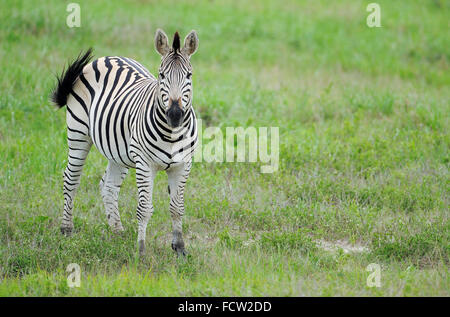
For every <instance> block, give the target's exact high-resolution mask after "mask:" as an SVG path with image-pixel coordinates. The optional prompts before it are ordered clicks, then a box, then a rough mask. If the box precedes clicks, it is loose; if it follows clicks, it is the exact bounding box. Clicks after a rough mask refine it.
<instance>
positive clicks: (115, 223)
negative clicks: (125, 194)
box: [100, 161, 128, 233]
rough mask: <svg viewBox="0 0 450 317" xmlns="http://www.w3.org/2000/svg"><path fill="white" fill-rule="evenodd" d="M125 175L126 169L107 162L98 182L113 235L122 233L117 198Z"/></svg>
mask: <svg viewBox="0 0 450 317" xmlns="http://www.w3.org/2000/svg"><path fill="white" fill-rule="evenodd" d="M127 173H128V168H126V167H122V166H120V165H118V164H116V163H115V162H113V161H109V163H108V167H107V168H106V172H105V175H104V176H103V177H102V180H101V181H100V190H101V193H102V198H103V203H104V205H105V212H106V217H107V218H108V224H109V226H110V227H111V229H112V230H113V232H114V233H119V232H121V231H123V226H122V222H121V221H120V214H119V204H118V198H119V191H120V186H121V185H122V182H123V180H124V178H125V176H126V175H127Z"/></svg>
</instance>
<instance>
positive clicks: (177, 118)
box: [167, 101, 184, 128]
mask: <svg viewBox="0 0 450 317" xmlns="http://www.w3.org/2000/svg"><path fill="white" fill-rule="evenodd" d="M183 117H184V111H183V110H182V109H181V107H180V105H179V103H178V101H173V102H172V103H171V105H170V107H169V109H168V110H167V122H168V123H169V125H170V126H171V127H172V128H177V127H179V126H180V125H181V123H182V122H183Z"/></svg>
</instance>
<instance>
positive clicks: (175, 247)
mask: <svg viewBox="0 0 450 317" xmlns="http://www.w3.org/2000/svg"><path fill="white" fill-rule="evenodd" d="M172 250H174V251H175V252H176V253H177V256H178V257H185V256H186V255H187V252H186V250H185V249H184V245H176V244H175V243H173V242H172Z"/></svg>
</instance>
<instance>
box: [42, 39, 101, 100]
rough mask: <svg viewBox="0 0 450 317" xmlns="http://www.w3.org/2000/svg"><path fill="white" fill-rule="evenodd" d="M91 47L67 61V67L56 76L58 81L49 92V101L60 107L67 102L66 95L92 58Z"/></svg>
mask: <svg viewBox="0 0 450 317" xmlns="http://www.w3.org/2000/svg"><path fill="white" fill-rule="evenodd" d="M92 57H93V55H92V48H89V49H88V50H87V51H86V53H84V54H83V55H82V52H81V53H80V54H79V55H78V57H77V58H76V59H75V60H74V61H73V62H72V63H69V67H67V69H66V70H63V71H62V73H61V75H60V76H56V79H57V80H58V83H57V85H56V87H55V88H54V89H53V91H52V93H51V97H50V99H51V101H52V102H54V103H55V104H56V106H58V108H62V107H64V106H65V105H66V103H67V96H68V95H69V94H70V93H71V92H72V88H73V85H74V84H75V81H76V80H77V78H78V76H80V74H81V72H82V71H83V68H84V66H86V65H87V64H88V63H89V62H90V61H91V59H92Z"/></svg>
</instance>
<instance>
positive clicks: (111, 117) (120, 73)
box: [52, 30, 198, 254]
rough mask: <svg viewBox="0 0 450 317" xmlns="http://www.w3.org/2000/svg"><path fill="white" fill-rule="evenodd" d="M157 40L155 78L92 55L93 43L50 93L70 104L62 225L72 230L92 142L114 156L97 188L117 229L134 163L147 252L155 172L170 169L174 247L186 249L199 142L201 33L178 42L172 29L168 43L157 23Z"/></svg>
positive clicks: (133, 65)
mask: <svg viewBox="0 0 450 317" xmlns="http://www.w3.org/2000/svg"><path fill="white" fill-rule="evenodd" d="M155 45H156V49H157V51H158V52H159V53H160V54H161V56H162V60H161V65H160V68H159V76H158V78H155V77H154V76H153V75H152V74H151V73H150V72H149V71H148V70H147V69H145V67H143V66H142V65H141V64H139V63H138V62H136V61H134V60H132V59H130V58H126V57H118V56H108V57H102V58H99V59H96V60H94V61H92V62H90V60H91V59H92V55H91V54H92V51H91V50H89V51H87V52H86V54H84V55H83V56H81V55H80V56H79V57H78V58H77V59H76V60H75V61H74V62H73V63H71V64H70V65H69V68H68V69H67V70H66V71H65V72H64V73H63V74H62V75H61V77H60V78H59V79H58V85H57V87H56V89H55V91H54V92H53V95H52V99H53V101H54V102H55V103H56V104H57V105H58V106H59V107H63V106H64V105H67V115H66V116H67V139H68V145H69V158H68V164H67V168H66V170H65V172H64V213H63V218H62V224H61V230H62V232H63V233H65V234H70V233H71V232H72V229H73V214H72V210H73V199H74V195H75V191H76V189H77V188H78V185H79V183H80V177H81V173H82V169H83V166H84V163H85V161H86V157H87V155H88V153H89V150H90V148H91V146H92V144H94V145H95V146H96V148H97V149H98V150H99V151H100V153H101V154H102V155H103V156H105V157H106V158H107V159H108V161H109V163H108V167H107V169H106V171H105V174H104V175H103V177H102V179H101V181H100V189H101V194H102V198H103V202H104V205H105V211H106V215H107V218H108V223H109V225H110V226H111V227H112V229H113V230H114V231H122V230H123V227H122V223H121V221H120V216H119V211H118V203H117V200H118V195H119V190H120V186H121V184H122V182H123V180H124V178H125V176H126V174H127V171H128V169H129V168H136V182H137V186H138V194H139V203H138V207H137V218H138V223H139V225H138V226H139V227H138V242H139V250H140V253H141V254H142V253H143V252H144V241H145V232H146V227H147V223H148V221H149V219H150V217H151V215H152V213H153V205H152V189H153V180H154V177H155V175H156V173H157V171H159V170H166V172H167V175H168V179H169V193H170V212H171V215H172V220H173V242H172V248H173V249H174V250H175V251H176V252H177V253H178V254H184V252H185V251H184V242H183V239H182V234H181V232H182V230H181V228H182V217H183V214H184V194H183V192H184V186H185V184H186V181H187V178H188V176H189V172H190V169H191V164H192V155H193V151H194V149H195V147H196V145H197V125H196V117H195V112H194V110H193V108H192V79H191V77H192V66H191V64H190V60H189V58H190V56H191V55H192V54H193V53H194V52H195V51H196V49H197V47H198V37H197V34H196V33H195V31H192V32H191V33H189V34H188V36H186V38H185V42H184V46H183V47H182V48H181V47H180V38H179V36H178V33H175V36H174V41H173V44H172V47H169V45H168V39H167V36H166V34H165V33H164V32H163V31H162V30H157V32H156V37H155Z"/></svg>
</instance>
